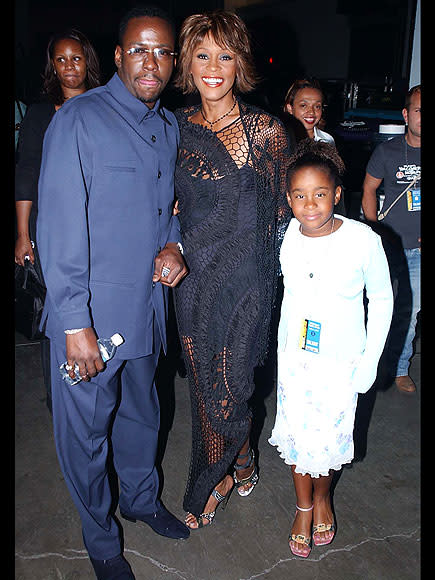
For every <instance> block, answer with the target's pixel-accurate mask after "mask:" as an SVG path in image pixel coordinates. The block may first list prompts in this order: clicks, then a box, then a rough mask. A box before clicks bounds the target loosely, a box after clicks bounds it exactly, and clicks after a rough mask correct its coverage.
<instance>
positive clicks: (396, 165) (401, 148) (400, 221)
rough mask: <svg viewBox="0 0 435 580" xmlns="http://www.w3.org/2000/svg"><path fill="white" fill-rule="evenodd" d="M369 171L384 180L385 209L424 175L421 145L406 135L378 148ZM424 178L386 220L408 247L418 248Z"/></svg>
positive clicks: (384, 221) (392, 210) (400, 200)
mask: <svg viewBox="0 0 435 580" xmlns="http://www.w3.org/2000/svg"><path fill="white" fill-rule="evenodd" d="M367 173H369V174H370V175H371V176H372V177H375V178H377V179H383V180H384V193H385V200H384V204H383V207H382V210H383V211H385V210H386V209H387V208H388V207H390V204H391V203H392V202H393V201H394V200H395V199H396V197H397V196H398V195H399V194H400V193H401V192H402V191H403V190H404V189H405V188H406V186H407V185H408V184H409V183H411V182H412V181H413V179H414V177H415V176H416V175H421V150H420V147H410V146H409V145H408V143H407V142H406V140H405V137H404V136H403V135H400V136H399V137H394V138H393V139H390V140H389V141H385V142H384V143H381V144H380V145H378V146H377V147H376V149H375V150H374V151H373V154H372V156H371V158H370V160H369V162H368V165H367ZM420 210H421V192H420V179H419V180H418V181H417V182H416V183H415V185H414V186H413V187H412V188H411V190H410V191H408V192H407V193H405V194H404V195H403V196H402V197H401V198H400V199H399V201H398V202H397V203H396V204H395V205H394V206H393V207H392V209H391V210H390V211H389V213H388V214H387V216H386V217H385V218H384V220H383V221H382V223H385V224H387V225H389V226H390V227H391V228H392V229H393V230H394V231H395V232H396V233H397V234H399V235H400V237H401V239H402V244H403V247H404V248H418V247H419V246H420V243H419V241H418V238H419V237H420V221H421V214H420Z"/></svg>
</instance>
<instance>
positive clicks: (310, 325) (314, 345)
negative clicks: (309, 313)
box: [299, 318, 322, 353]
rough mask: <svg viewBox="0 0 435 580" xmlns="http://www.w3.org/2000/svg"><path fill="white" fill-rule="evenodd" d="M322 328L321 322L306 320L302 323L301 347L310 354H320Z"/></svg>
mask: <svg viewBox="0 0 435 580" xmlns="http://www.w3.org/2000/svg"><path fill="white" fill-rule="evenodd" d="M321 327H322V325H321V324H320V322H315V321H314V320H308V319H307V318H305V319H304V320H303V321H302V327H301V334H300V338H299V347H300V348H302V349H304V350H308V351H310V352H315V353H318V352H319V344H320V330H321Z"/></svg>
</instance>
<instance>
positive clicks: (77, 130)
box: [37, 74, 181, 358]
mask: <svg viewBox="0 0 435 580" xmlns="http://www.w3.org/2000/svg"><path fill="white" fill-rule="evenodd" d="M178 142H179V130H178V126H177V122H176V120H175V117H174V115H173V114H172V113H171V112H169V111H167V110H165V109H163V108H162V107H160V103H159V102H157V103H156V105H155V107H154V108H153V109H152V110H150V109H148V107H147V106H146V105H145V104H143V103H141V102H140V101H139V100H138V99H137V98H136V97H134V96H133V95H132V94H131V93H130V92H129V91H128V90H127V89H126V87H125V85H124V84H123V82H122V81H121V79H120V78H119V77H118V75H117V74H115V75H114V76H113V77H112V79H111V80H110V81H109V82H108V83H107V84H106V85H105V86H103V87H98V88H96V89H93V90H90V91H88V92H86V93H84V94H82V95H80V96H77V97H74V98H73V99H71V101H68V102H66V103H65V104H64V105H63V106H62V107H61V109H59V111H58V112H57V113H56V114H55V115H54V117H53V120H52V122H51V123H50V126H49V127H48V129H47V132H46V134H45V138H44V146H43V155H42V165H41V172H40V178H39V213H38V223H37V242H38V246H39V254H40V257H41V264H42V269H43V274H44V278H45V283H46V286H47V296H46V301H45V307H44V313H43V318H42V323H41V325H43V324H44V323H46V334H47V336H49V337H50V338H51V339H56V340H63V341H65V334H64V330H65V329H69V328H82V327H88V326H93V327H94V328H95V330H96V333H97V335H98V336H100V337H108V336H111V335H112V334H113V333H114V332H120V333H121V334H122V335H123V336H124V338H125V343H124V344H123V346H122V354H121V353H120V356H122V357H123V358H136V357H139V356H145V355H148V354H150V353H151V352H152V348H153V324H154V323H157V324H158V327H159V330H160V335H161V338H162V342H163V345H164V348H165V345H166V330H165V318H166V312H167V306H166V297H167V288H165V287H163V286H162V285H161V284H160V283H157V284H153V282H152V274H153V271H154V259H155V257H156V255H157V254H158V252H159V251H160V249H161V248H163V247H164V246H165V244H166V243H167V242H178V241H180V239H181V238H180V233H179V223H178V219H177V218H176V217H174V216H173V215H172V206H173V201H174V168H175V161H176V155H177V147H178ZM154 315H155V317H154ZM153 321H154V322H153ZM120 351H121V349H120Z"/></svg>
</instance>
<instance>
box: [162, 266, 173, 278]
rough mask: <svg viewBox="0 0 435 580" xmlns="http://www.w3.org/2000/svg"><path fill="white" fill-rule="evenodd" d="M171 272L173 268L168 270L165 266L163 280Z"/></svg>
mask: <svg viewBox="0 0 435 580" xmlns="http://www.w3.org/2000/svg"><path fill="white" fill-rule="evenodd" d="M170 271H171V268H168V267H167V266H163V268H162V278H166V276H168V275H169V272H170Z"/></svg>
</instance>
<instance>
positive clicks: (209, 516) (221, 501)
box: [184, 486, 234, 530]
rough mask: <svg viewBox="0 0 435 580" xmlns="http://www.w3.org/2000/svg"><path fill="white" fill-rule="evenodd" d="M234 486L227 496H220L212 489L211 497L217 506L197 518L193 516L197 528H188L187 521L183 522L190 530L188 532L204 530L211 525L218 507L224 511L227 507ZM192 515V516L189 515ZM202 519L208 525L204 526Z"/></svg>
mask: <svg viewBox="0 0 435 580" xmlns="http://www.w3.org/2000/svg"><path fill="white" fill-rule="evenodd" d="M233 489H234V486H233V487H232V488H231V489H230V491H229V492H228V493H227V495H222V494H221V493H219V492H218V490H217V489H214V490H213V491H212V492H211V495H212V496H213V497H214V498H215V499H216V500H217V502H218V505H217V506H216V508H215V509H214V510H213V511H212V512H204V513H202V514H199V516H193V517H194V518H195V520H196V522H197V523H198V527H197V528H192V527H190V526H189V524H188V523H187V521H186V520H185V522H184V523H185V524H186V526H187V527H188V528H189V529H190V530H199V529H200V528H205V527H206V526H209V525H211V524H212V523H213V518H214V517H215V515H216V510H217V508H218V507H219V506H221V508H222V509H223V510H224V509H225V508H226V506H227V503H228V500H229V499H230V495H231V492H232V491H233ZM191 515H193V514H191ZM203 519H205V520H207V521H208V523H207V524H204V522H203Z"/></svg>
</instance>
